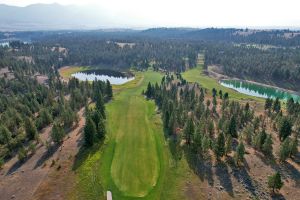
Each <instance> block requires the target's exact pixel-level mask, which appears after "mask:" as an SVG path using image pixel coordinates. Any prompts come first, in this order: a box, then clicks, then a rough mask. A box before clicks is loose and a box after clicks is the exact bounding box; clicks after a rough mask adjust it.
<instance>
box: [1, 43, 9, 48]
mask: <svg viewBox="0 0 300 200" xmlns="http://www.w3.org/2000/svg"><path fill="white" fill-rule="evenodd" d="M0 46H1V47H9V42H0Z"/></svg>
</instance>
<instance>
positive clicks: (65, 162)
mask: <svg viewBox="0 0 300 200" xmlns="http://www.w3.org/2000/svg"><path fill="white" fill-rule="evenodd" d="M83 114H84V109H81V110H80V111H79V113H78V115H79V119H80V120H79V123H78V125H77V127H76V128H75V129H74V130H72V131H71V132H70V133H69V134H68V136H66V139H65V140H64V142H63V144H62V146H61V148H60V149H59V151H58V152H57V154H56V155H55V157H54V158H53V159H55V160H56V161H55V164H54V165H53V166H52V167H51V169H50V170H49V173H48V176H47V177H45V179H44V180H43V182H42V183H41V184H40V185H39V187H38V188H37V190H36V192H35V193H34V195H33V197H32V199H36V200H38V199H43V200H46V199H55V200H58V199H66V196H67V195H68V193H69V191H70V190H71V189H72V188H73V187H74V185H75V172H74V171H73V170H72V166H73V163H74V161H75V155H76V154H77V153H78V151H79V148H80V147H81V145H82V137H81V136H82V135H81V132H82V129H83V127H84V124H85V118H84V117H83Z"/></svg>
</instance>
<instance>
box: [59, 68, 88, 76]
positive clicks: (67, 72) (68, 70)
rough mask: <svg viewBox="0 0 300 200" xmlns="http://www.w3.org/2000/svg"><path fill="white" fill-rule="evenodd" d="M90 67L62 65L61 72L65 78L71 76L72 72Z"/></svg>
mask: <svg viewBox="0 0 300 200" xmlns="http://www.w3.org/2000/svg"><path fill="white" fill-rule="evenodd" d="M87 69H89V67H84V66H80V67H79V66H74V67H62V68H60V69H59V74H60V76H61V77H63V78H70V77H71V75H72V74H74V73H76V72H80V71H84V70H87Z"/></svg>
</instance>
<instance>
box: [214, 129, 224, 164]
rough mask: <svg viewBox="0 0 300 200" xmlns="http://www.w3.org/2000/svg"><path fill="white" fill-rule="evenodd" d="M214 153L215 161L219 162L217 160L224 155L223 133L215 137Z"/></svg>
mask: <svg viewBox="0 0 300 200" xmlns="http://www.w3.org/2000/svg"><path fill="white" fill-rule="evenodd" d="M214 152H215V155H216V157H217V160H219V158H221V157H223V156H224V154H225V138H224V134H223V133H220V134H219V135H218V137H217V141H216V142H215V145H214Z"/></svg>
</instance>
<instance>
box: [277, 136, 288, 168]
mask: <svg viewBox="0 0 300 200" xmlns="http://www.w3.org/2000/svg"><path fill="white" fill-rule="evenodd" d="M289 155H290V139H289V138H286V139H285V140H284V141H283V143H282V144H281V145H280V150H279V160H280V161H281V162H284V161H285V160H286V159H287V158H288V157H289Z"/></svg>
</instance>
